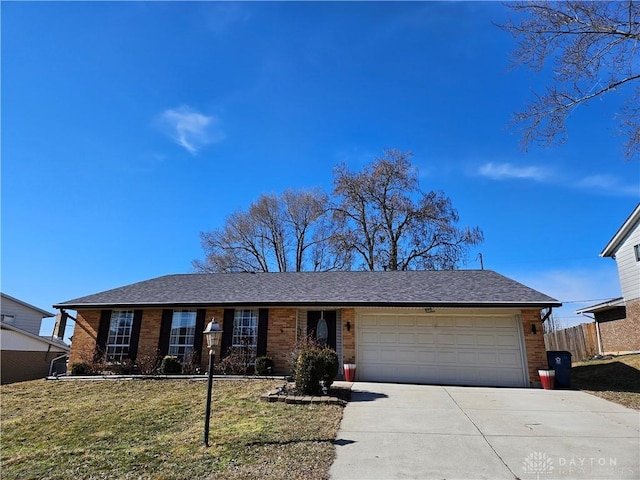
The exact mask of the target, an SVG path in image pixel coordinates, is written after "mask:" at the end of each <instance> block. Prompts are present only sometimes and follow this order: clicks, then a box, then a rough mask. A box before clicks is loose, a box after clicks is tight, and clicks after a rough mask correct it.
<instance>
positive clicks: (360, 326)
mask: <svg viewBox="0 0 640 480" xmlns="http://www.w3.org/2000/svg"><path fill="white" fill-rule="evenodd" d="M560 305H561V304H560V303H559V302H558V301H557V300H555V299H553V298H551V297H549V296H547V295H544V294H542V293H540V292H537V291H535V290H533V289H531V288H529V287H526V286H524V285H522V284H520V283H518V282H516V281H514V280H511V279H509V278H507V277H504V276H502V275H499V274H497V273H495V272H493V271H488V270H452V271H390V272H360V271H359V272H299V273H218V274H183V275H168V276H163V277H159V278H154V279H151V280H147V281H143V282H139V283H135V284H132V285H128V286H125V287H121V288H116V289H114V290H109V291H106V292H102V293H97V294H95V295H89V296H87V297H82V298H78V299H76V300H70V301H67V302H62V303H59V304H57V305H54V307H55V308H59V309H70V310H76V311H77V317H76V327H75V330H74V340H73V345H72V348H71V359H70V362H69V365H70V366H71V365H73V364H74V363H75V362H80V361H82V360H84V359H86V358H87V356H90V355H91V353H92V352H94V351H95V349H96V347H97V348H98V350H99V351H102V352H106V354H107V356H108V358H109V359H111V360H122V359H125V358H132V359H135V358H136V356H137V355H138V354H139V353H140V352H143V351H144V352H148V351H149V349H155V348H158V349H159V350H160V353H161V354H162V355H166V354H173V355H178V356H180V355H183V354H184V353H185V352H186V351H187V350H190V349H191V348H193V349H194V351H195V352H197V354H198V355H199V356H200V358H201V361H202V364H203V365H204V364H205V363H206V358H207V356H206V346H205V345H203V338H202V331H203V330H204V328H205V324H206V323H207V322H208V321H210V320H211V319H212V318H215V319H216V320H217V322H218V323H220V324H221V326H222V329H223V332H224V333H223V336H222V345H221V347H220V348H219V349H218V352H216V360H218V359H219V358H220V354H221V353H222V355H223V356H224V355H225V354H226V353H227V352H228V349H229V348H230V347H232V346H243V345H244V346H246V347H247V348H250V349H251V351H252V353H253V354H254V355H256V356H262V355H267V356H270V357H271V358H272V359H273V361H274V373H281V374H284V373H288V371H289V362H288V361H289V356H290V352H291V351H292V350H293V348H294V345H295V343H296V342H297V341H298V340H301V339H303V338H305V337H306V336H307V335H312V336H315V337H316V338H317V339H319V340H320V341H321V342H323V343H326V344H328V345H329V346H331V347H333V348H335V349H336V351H337V352H338V356H339V359H340V363H341V364H342V363H346V362H349V363H353V362H355V363H356V367H357V370H356V379H357V380H360V381H385V382H412V383H435V384H455V385H503V386H516V387H523V386H529V385H530V384H531V383H538V382H539V378H538V373H537V369H538V368H540V367H545V368H546V365H547V360H546V355H545V347H544V336H543V329H542V320H541V310H542V309H548V311H547V317H548V314H550V313H551V307H556V306H560Z"/></svg>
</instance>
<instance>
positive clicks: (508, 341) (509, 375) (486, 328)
mask: <svg viewBox="0 0 640 480" xmlns="http://www.w3.org/2000/svg"><path fill="white" fill-rule="evenodd" d="M357 325H358V330H357V338H356V345H357V349H358V352H357V354H358V363H357V379H358V380H360V381H374V382H407V383H430V384H439V385H492V386H511V387H523V386H525V374H524V372H525V368H524V356H523V354H522V347H521V344H522V342H521V340H520V339H521V335H520V328H519V325H518V322H517V318H516V317H515V316H508V317H499V316H492V317H482V316H459V317H449V316H443V317H436V316H430V315H391V314H384V313H381V314H377V313H366V314H364V313H363V314H361V315H359V316H358V322H357Z"/></svg>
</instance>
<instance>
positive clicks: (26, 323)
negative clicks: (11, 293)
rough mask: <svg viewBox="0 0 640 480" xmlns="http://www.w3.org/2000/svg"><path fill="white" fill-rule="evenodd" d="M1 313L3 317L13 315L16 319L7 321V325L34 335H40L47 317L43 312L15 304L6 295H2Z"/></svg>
mask: <svg viewBox="0 0 640 480" xmlns="http://www.w3.org/2000/svg"><path fill="white" fill-rule="evenodd" d="M0 313H1V314H2V315H13V316H14V317H15V318H14V319H13V320H11V321H7V323H9V324H11V325H13V326H14V327H18V328H21V329H22V330H24V331H25V332H29V333H33V334H34V335H40V326H41V325H42V319H43V318H45V317H46V316H45V315H43V314H42V312H39V311H38V310H34V309H32V308H29V307H28V306H26V305H23V304H22V303H19V302H15V301H13V300H12V299H11V298H8V297H6V296H5V295H2V302H1V304H0Z"/></svg>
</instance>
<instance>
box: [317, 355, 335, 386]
mask: <svg viewBox="0 0 640 480" xmlns="http://www.w3.org/2000/svg"><path fill="white" fill-rule="evenodd" d="M318 356H319V360H320V370H321V378H320V380H321V381H322V382H323V384H324V387H325V388H326V389H327V390H328V389H329V387H331V384H332V383H333V380H334V378H336V375H338V369H339V368H340V361H339V360H338V354H337V353H336V351H335V350H333V349H331V348H329V347H324V348H323V349H322V350H320V352H319V354H318Z"/></svg>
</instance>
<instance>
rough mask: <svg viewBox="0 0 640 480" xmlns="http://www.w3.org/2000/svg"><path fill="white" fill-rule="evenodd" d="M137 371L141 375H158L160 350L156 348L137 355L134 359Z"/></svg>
mask: <svg viewBox="0 0 640 480" xmlns="http://www.w3.org/2000/svg"><path fill="white" fill-rule="evenodd" d="M136 364H137V366H138V371H139V372H140V374H142V375H154V374H156V373H158V367H159V366H160V350H158V349H157V348H150V349H149V348H147V349H145V350H142V351H141V352H140V353H139V354H138V358H137V359H136Z"/></svg>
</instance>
